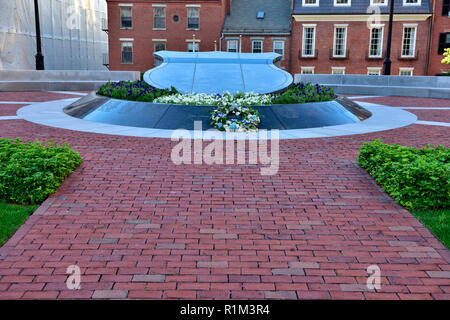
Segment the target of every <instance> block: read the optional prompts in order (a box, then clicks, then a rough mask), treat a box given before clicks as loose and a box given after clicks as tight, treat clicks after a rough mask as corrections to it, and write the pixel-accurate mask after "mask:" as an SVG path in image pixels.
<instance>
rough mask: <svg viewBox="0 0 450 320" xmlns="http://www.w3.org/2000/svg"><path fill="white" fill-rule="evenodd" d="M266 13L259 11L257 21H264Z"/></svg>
mask: <svg viewBox="0 0 450 320" xmlns="http://www.w3.org/2000/svg"><path fill="white" fill-rule="evenodd" d="M265 15H266V13H265V12H264V11H258V13H257V14H256V19H264V17H265Z"/></svg>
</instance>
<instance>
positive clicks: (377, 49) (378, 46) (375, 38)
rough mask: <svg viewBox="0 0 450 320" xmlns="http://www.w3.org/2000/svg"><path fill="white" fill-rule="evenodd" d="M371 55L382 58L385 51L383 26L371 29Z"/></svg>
mask: <svg viewBox="0 0 450 320" xmlns="http://www.w3.org/2000/svg"><path fill="white" fill-rule="evenodd" d="M369 43H370V45H369V57H372V58H380V57H381V55H382V51H383V27H376V28H371V29H370V41H369Z"/></svg>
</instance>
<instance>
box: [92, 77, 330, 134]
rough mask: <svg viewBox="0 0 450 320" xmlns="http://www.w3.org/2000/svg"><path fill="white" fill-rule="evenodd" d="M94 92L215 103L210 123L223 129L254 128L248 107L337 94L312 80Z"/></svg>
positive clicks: (138, 84)
mask: <svg viewBox="0 0 450 320" xmlns="http://www.w3.org/2000/svg"><path fill="white" fill-rule="evenodd" d="M97 93H98V94H99V95H103V96H107V97H110V98H115V99H125V100H131V101H145V102H154V103H167V104H182V105H188V106H189V105H195V106H217V108H216V109H215V110H214V111H213V112H212V113H211V125H212V126H213V127H215V128H217V129H219V130H223V131H257V130H258V124H259V122H260V119H259V115H258V112H257V111H255V110H254V109H252V108H251V106H262V105H274V104H297V103H307V102H324V101H330V100H333V99H334V98H335V97H336V96H335V94H334V92H333V90H332V89H331V88H328V87H324V86H320V85H318V84H315V85H313V84H311V83H303V82H301V83H297V84H292V85H290V86H289V87H288V88H286V89H285V90H284V91H283V92H281V93H275V94H258V93H254V92H238V93H235V94H231V93H229V92H226V93H224V94H203V93H192V94H182V93H179V92H178V91H177V90H176V89H175V88H173V87H172V88H170V89H157V88H154V87H152V86H149V85H148V84H147V83H145V82H144V81H134V82H129V81H121V82H117V83H112V82H108V83H107V84H105V85H103V86H102V87H101V88H100V89H99V90H98V91H97Z"/></svg>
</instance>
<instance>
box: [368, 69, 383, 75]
mask: <svg viewBox="0 0 450 320" xmlns="http://www.w3.org/2000/svg"><path fill="white" fill-rule="evenodd" d="M371 71H376V72H377V73H378V75H381V67H367V75H371V74H370V72H371Z"/></svg>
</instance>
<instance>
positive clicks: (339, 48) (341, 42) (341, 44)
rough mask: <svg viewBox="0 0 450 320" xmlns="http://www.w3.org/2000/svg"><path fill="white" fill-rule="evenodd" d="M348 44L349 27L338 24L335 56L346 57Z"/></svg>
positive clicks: (335, 36)
mask: <svg viewBox="0 0 450 320" xmlns="http://www.w3.org/2000/svg"><path fill="white" fill-rule="evenodd" d="M346 46H347V27H345V26H336V27H335V28H334V49H333V57H345V53H346V52H345V51H346Z"/></svg>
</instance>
